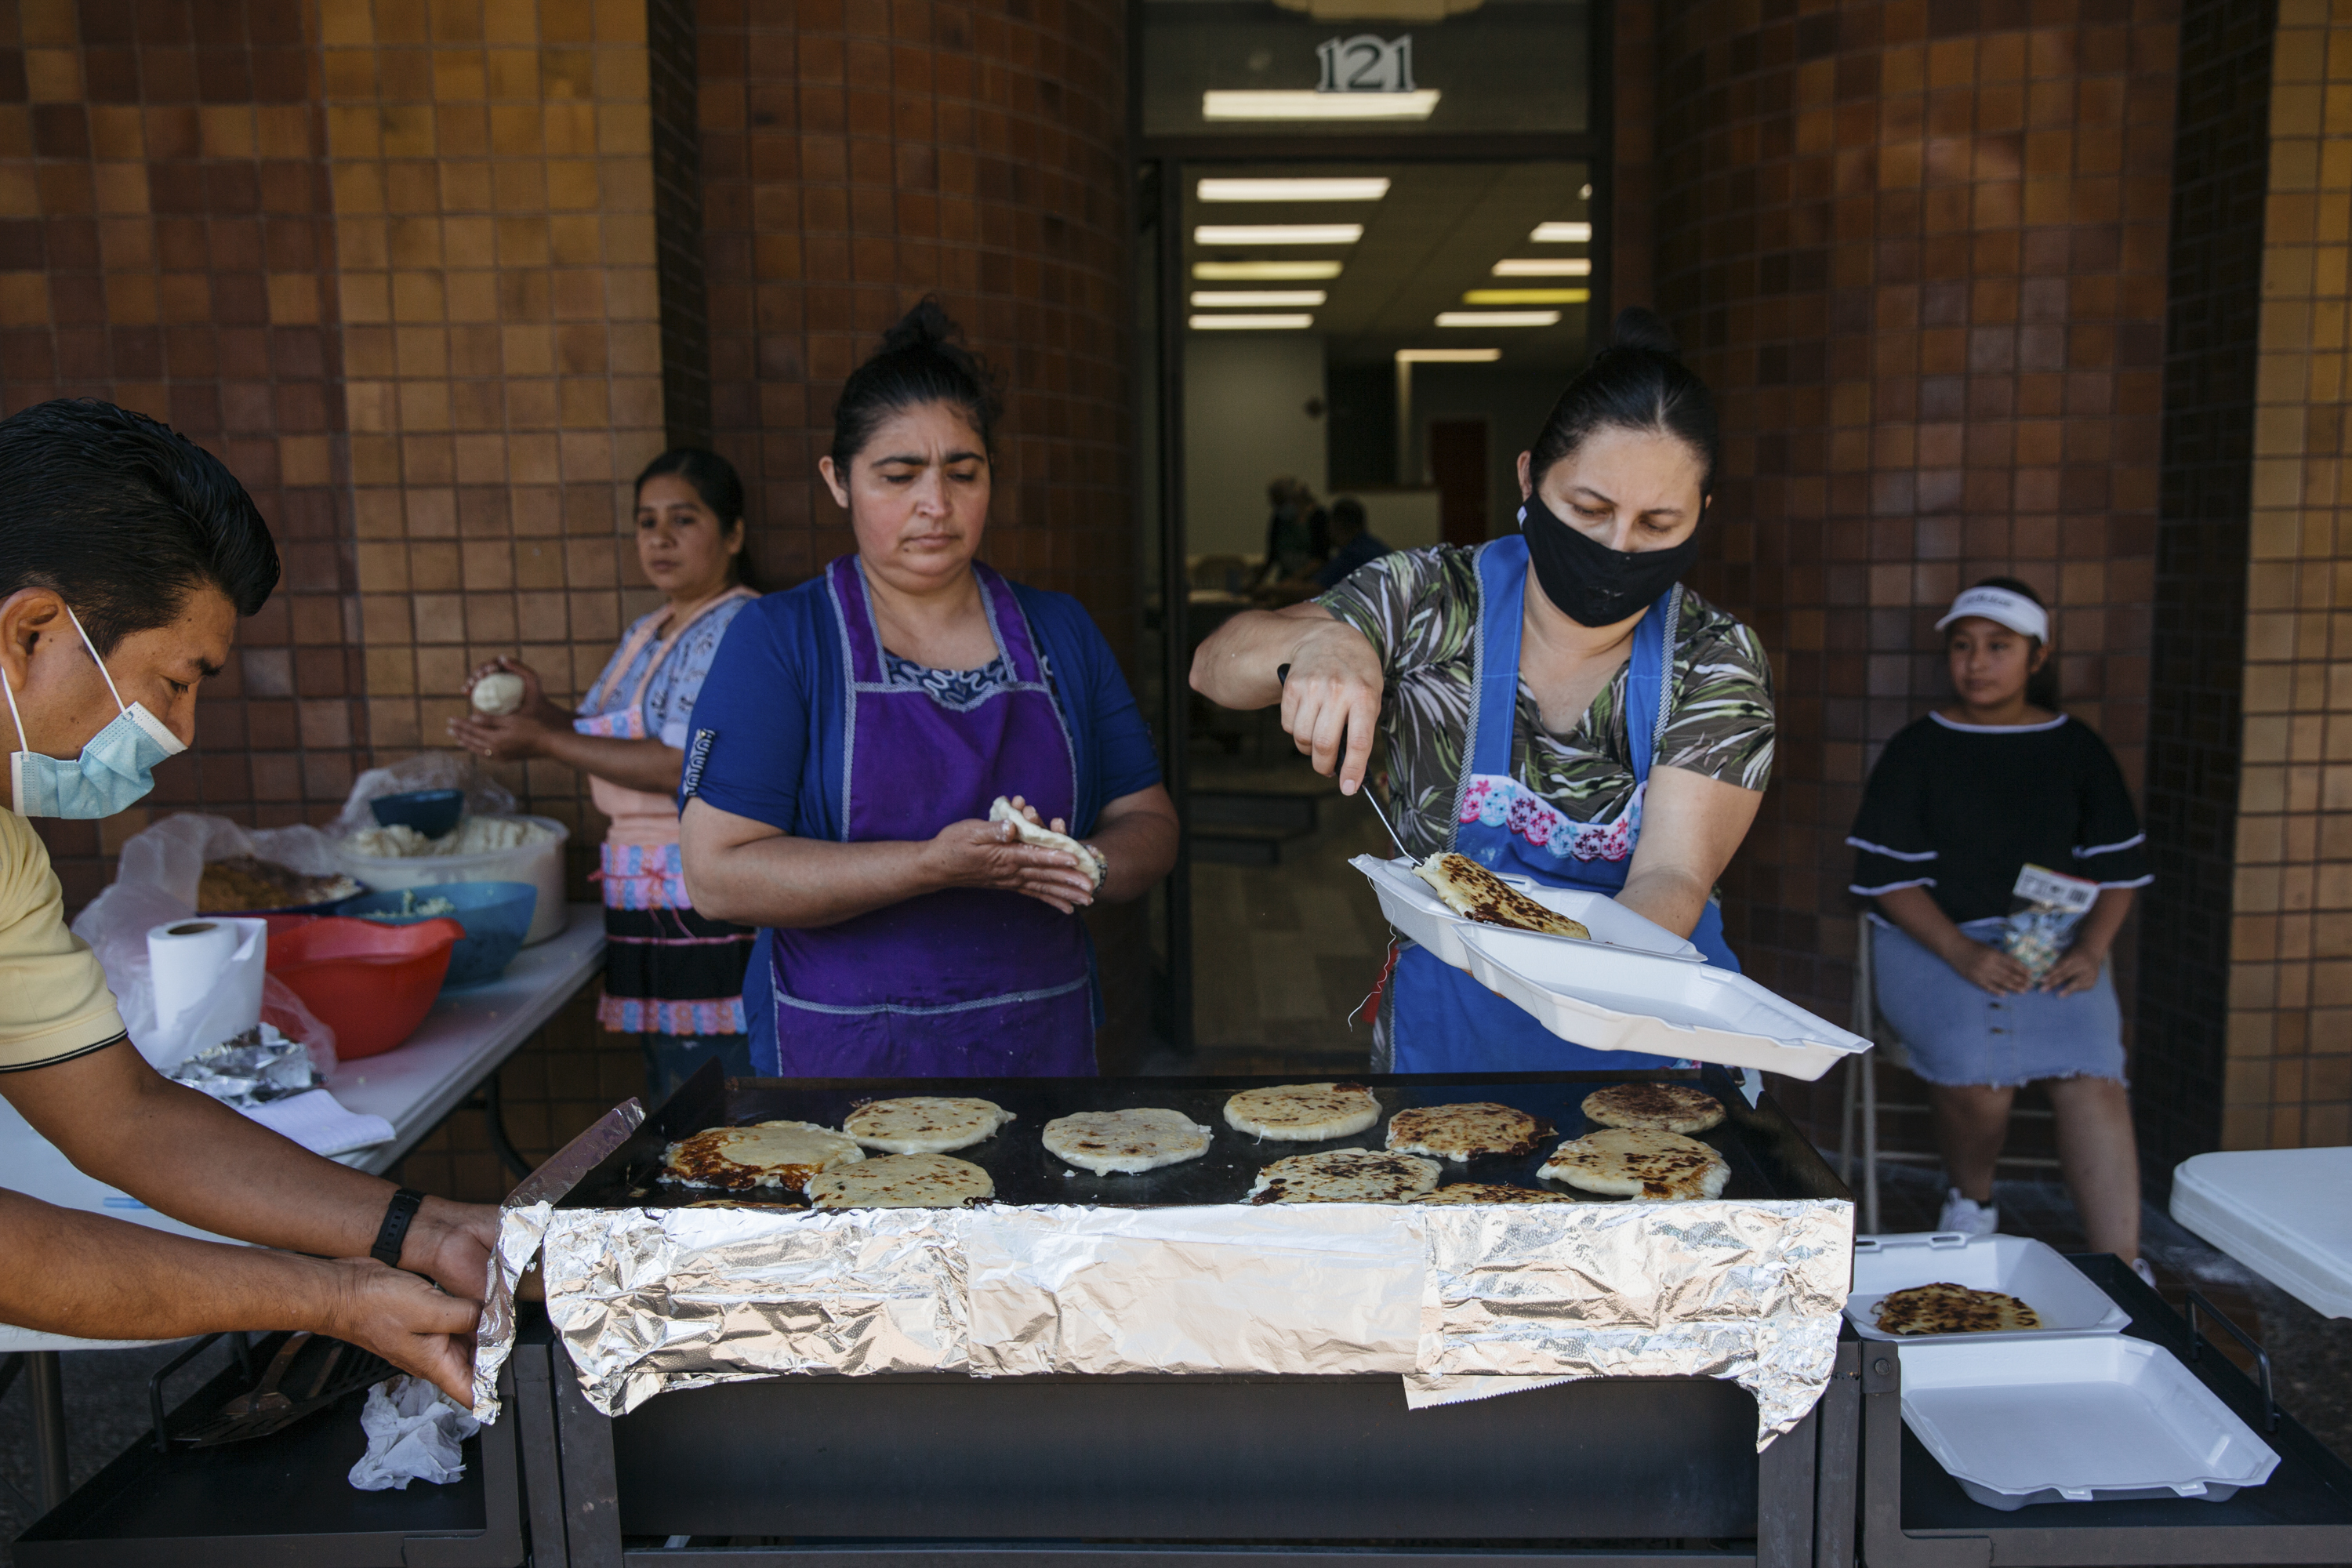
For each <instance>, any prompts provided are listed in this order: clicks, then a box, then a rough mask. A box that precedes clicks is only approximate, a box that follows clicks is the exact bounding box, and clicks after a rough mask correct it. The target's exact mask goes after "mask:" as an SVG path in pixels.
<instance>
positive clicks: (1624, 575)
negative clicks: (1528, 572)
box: [1519, 496, 1698, 626]
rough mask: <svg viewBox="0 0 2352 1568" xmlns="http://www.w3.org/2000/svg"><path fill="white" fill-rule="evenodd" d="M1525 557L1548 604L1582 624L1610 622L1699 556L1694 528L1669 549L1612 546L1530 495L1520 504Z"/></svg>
mask: <svg viewBox="0 0 2352 1568" xmlns="http://www.w3.org/2000/svg"><path fill="white" fill-rule="evenodd" d="M1519 531H1520V532H1521V533H1522V534H1524V535H1525V536H1526V537H1527V542H1528V561H1529V562H1530V563H1532V564H1533V565H1534V567H1535V569H1536V582H1537V583H1538V584H1539V585H1541V587H1542V588H1543V595H1544V597H1545V598H1547V599H1549V600H1550V601H1551V603H1552V608H1554V609H1556V610H1558V611H1559V613H1560V614H1561V615H1563V616H1567V617H1568V618H1569V619H1570V620H1571V621H1574V622H1575V623H1576V624H1577V625H1578V626H1615V625H1616V624H1617V623H1618V622H1620V621H1622V620H1623V619H1625V617H1626V616H1631V615H1633V614H1634V613H1635V612H1637V611H1639V610H1642V609H1643V608H1645V607H1646V606H1648V605H1650V604H1651V603H1652V602H1653V601H1654V600H1655V599H1656V598H1657V596H1658V595H1661V594H1663V593H1664V592H1665V591H1666V590H1667V588H1669V587H1671V586H1672V585H1673V584H1675V583H1677V582H1680V581H1681V580H1682V574H1684V573H1685V572H1687V571H1689V570H1690V565H1691V563H1692V562H1694V561H1696V560H1697V559H1698V530H1696V528H1694V529H1692V530H1691V536H1690V537H1689V538H1688V539H1685V540H1684V541H1683V542H1681V543H1680V544H1677V545H1675V547H1674V548H1673V549H1671V550H1635V551H1624V550H1612V549H1610V548H1609V547H1608V546H1607V545H1605V544H1596V543H1594V542H1592V541H1591V539H1589V538H1587V537H1586V536H1585V534H1584V532H1583V531H1581V530H1580V529H1576V528H1571V527H1570V526H1569V525H1568V524H1567V523H1564V522H1562V521H1560V520H1559V517H1558V516H1556V515H1555V514H1554V513H1553V511H1552V510H1551V509H1550V508H1549V507H1548V506H1546V505H1544V503H1543V498H1542V497H1541V496H1529V497H1528V500H1527V504H1526V505H1524V506H1522V507H1520V508H1519Z"/></svg>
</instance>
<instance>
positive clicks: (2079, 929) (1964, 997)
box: [1846, 577, 2154, 1283]
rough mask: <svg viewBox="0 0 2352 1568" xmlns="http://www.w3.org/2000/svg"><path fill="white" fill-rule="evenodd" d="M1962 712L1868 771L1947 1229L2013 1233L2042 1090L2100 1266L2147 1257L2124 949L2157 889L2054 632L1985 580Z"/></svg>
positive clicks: (1893, 986)
mask: <svg viewBox="0 0 2352 1568" xmlns="http://www.w3.org/2000/svg"><path fill="white" fill-rule="evenodd" d="M1936 628H1937V630H1938V631H1939V632H1942V633H1943V634H1944V655H1945V659H1946V662H1947V666H1948V668H1949V671H1950V674H1951V681H1952V691H1953V697H1952V700H1951V701H1949V702H1948V703H1946V704H1944V705H1943V706H1941V707H1939V708H1937V709H1934V710H1930V711H1929V712H1928V713H1927V716H1926V717H1925V718H1922V719H1919V720H1917V721H1915V722H1913V723H1912V724H1910V725H1909V726H1908V727H1906V728H1905V729H1903V730H1900V731H1896V733H1895V738H1894V739H1893V740H1891V741H1889V742H1887V743H1886V750H1885V753H1884V754H1883V755H1881V756H1880V758H1879V760H1878V765H1877V766H1876V767H1874V768H1873V769H1872V770H1871V773H1870V782H1869V784H1867V786H1866V787H1865V788H1864V793H1863V800H1862V809H1861V811H1860V812H1859V813H1858V814H1857V816H1855V818H1854V825H1853V836H1852V837H1849V838H1848V839H1847V840H1846V842H1847V843H1848V844H1850V845H1852V846H1853V849H1854V876H1853V891H1854V892H1856V893H1859V894H1861V895H1862V896H1864V898H1867V899H1870V900H1874V906H1875V907H1874V912H1873V913H1872V915H1871V916H1870V925H1869V927H1868V928H1867V929H1865V931H1864V941H1866V942H1871V943H1872V944H1873V945H1872V949H1871V952H1872V957H1873V960H1874V978H1875V981H1876V995H1877V998H1878V1008H1879V1012H1880V1013H1881V1014H1882V1015H1883V1016H1885V1019H1886V1021H1887V1023H1889V1024H1890V1025H1892V1026H1894V1028H1895V1033H1896V1034H1897V1035H1898V1036H1900V1037H1901V1038H1902V1041H1903V1044H1904V1046H1905V1047H1906V1049H1907V1050H1908V1051H1909V1053H1910V1058H1911V1070H1912V1071H1913V1072H1915V1073H1916V1074H1917V1075H1918V1076H1919V1077H1921V1078H1923V1079H1926V1080H1927V1084H1928V1089H1929V1095H1930V1098H1931V1099H1932V1100H1933V1102H1934V1110H1935V1127H1936V1142H1937V1148H1938V1150H1939V1151H1940V1152H1941V1153H1942V1155H1943V1158H1944V1165H1945V1169H1946V1170H1947V1171H1948V1173H1949V1176H1950V1181H1951V1187H1950V1192H1949V1194H1948V1198H1947V1199H1946V1202H1945V1204H1944V1210H1943V1215H1942V1216H1941V1218H1940V1219H1938V1221H1937V1229H1938V1230H1949V1231H1960V1232H1964V1233H1966V1234H1969V1235H1971V1236H1988V1235H1990V1234H1991V1233H1992V1232H1993V1231H1994V1230H1996V1229H1997V1228H1998V1227H1999V1223H2000V1213H1999V1211H1998V1210H1997V1209H1995V1208H1994V1206H1993V1194H1992V1178H1993V1165H1994V1163H1995V1161H1996V1160H1998V1159H1999V1157H2000V1149H2001V1144H2002V1142H2003V1141H2004V1140H2005V1139H2006V1137H2007V1136H2008V1131H2009V1119H2010V1107H2011V1102H2012V1101H2013V1100H2015V1098H2016V1095H2017V1091H2018V1089H2020V1088H2021V1087H2022V1086H2024V1085H2026V1084H2029V1083H2038V1084H2040V1085H2042V1089H2043V1091H2044V1092H2045V1093H2047V1094H2048V1095H2049V1097H2050V1104H2051V1107H2052V1109H2053V1110H2054V1111H2055V1112H2056V1115H2057V1124H2058V1158H2059V1163H2060V1166H2061V1168H2062V1170H2063V1173H2064V1175H2065V1178H2066V1185H2067V1187H2068V1188H2069V1190H2071V1191H2072V1192H2073V1194H2074V1206H2075V1208H2076V1210H2077V1211H2078V1212H2079V1213H2080V1215H2081V1216H2082V1221H2083V1229H2084V1234H2085V1235H2086V1236H2087V1237H2088V1238H2089V1240H2090V1244H2091V1248H2092V1250H2094V1251H2096V1252H2112V1253H2114V1254H2115V1255H2116V1257H2118V1258H2123V1259H2125V1260H2126V1261H2127V1262H2129V1263H2130V1264H2131V1265H2132V1267H2133V1268H2136V1269H2137V1270H2138V1272H2139V1275H2140V1277H2141V1278H2142V1279H2149V1282H2150V1283H2153V1282H2154V1281H2153V1279H2151V1278H2150V1276H2149V1273H2148V1269H2147V1265H2146V1264H2145V1263H2143V1262H2141V1261H2140V1257H2139V1209H2140V1191H2139V1154H2138V1150H2137V1145H2136V1144H2135V1142H2134V1141H2133V1135H2132V1115H2131V1100H2130V1096H2129V1094H2128V1092H2127V1090H2126V1083H2125V1079H2124V1045H2123V1016H2122V1013H2121V1010H2120V1009H2119V1007H2118V1006H2117V1004H2116V986H2115V980H2114V977H2113V976H2112V975H2111V974H2110V973H2109V972H2108V968H2107V951H2108V948H2109V947H2110V945H2111V944H2112V943H2113V942H2114V941H2115V937H2116V930H2117V928H2119V927H2120V926H2122V924H2123V922H2124V917H2125V916H2126V914H2128V913H2129V912H2130V911H2131V903H2132V895H2133V892H2134V891H2135V890H2136V889H2140V888H2144V887H2146V886H2147V884H2148V883H2149V882H2150V881H2151V880H2153V879H2152V878H2151V877H2150V875H2149V874H2148V869H2147V855H2146V853H2145V851H2144V849H2143V847H2142V846H2143V841H2144V839H2145V837H2146V836H2145V835H2143V834H2142V833H2141V832H2140V828H2139V820H2138V816H2137V814H2136V813H2135V812H2134V810H2133V808H2132V801H2131V795H2130V794H2129V792H2128V791H2127V790H2126V788H2125V785H2124V776H2123V771H2122V770H2121V769H2120V768H2118V767H2117V766H2116V759H2115V755H2114V753H2113V752H2109V751H2108V750H2107V745H2106V742H2105V741H2103V740H2101V739H2100V738H2099V736H2098V735H2097V734H2096V733H2095V732H2094V731H2092V730H2091V729H2090V727H2089V726H2087V725H2085V724H2084V723H2082V722H2081V721H2078V720H2074V719H2072V718H2070V717H2068V716H2067V715H2066V714H2065V713H2063V712H2062V711H2060V710H2059V709H2058V689H2057V679H2056V668H2055V665H2054V663H2053V659H2052V656H2051V637H2050V616H2049V612H2048V611H2047V610H2046V609H2045V608H2044V607H2043V605H2042V601H2041V599H2040V597H2039V596H2038V595H2035V593H2034V592H2033V590H2032V588H2030V587H2028V586H2027V585H2026V584H2023V583H2021V582H2018V581H2017V580H2015V579H2013V578H2009V577H1989V578H1987V579H1985V580H1984V581H1983V582H1981V583H1979V584H1977V585H1976V586H1974V587H1972V588H1970V589H1969V590H1967V591H1966V592H1965V593H1963V594H1961V595H1960V596H1959V597H1958V598H1957V599H1955V600H1953V601H1952V607H1951V609H1950V611H1949V612H1948V614H1946V615H1945V616H1944V617H1943V619H1941V620H1939V621H1937V623H1936Z"/></svg>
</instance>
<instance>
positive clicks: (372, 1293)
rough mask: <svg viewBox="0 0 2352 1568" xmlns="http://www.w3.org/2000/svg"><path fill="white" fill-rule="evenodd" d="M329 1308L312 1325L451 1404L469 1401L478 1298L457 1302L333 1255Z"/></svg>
mask: <svg viewBox="0 0 2352 1568" xmlns="http://www.w3.org/2000/svg"><path fill="white" fill-rule="evenodd" d="M325 1267H327V1268H331V1269H333V1270H334V1271H335V1280H334V1307H333V1310H332V1311H331V1313H330V1314H329V1316H328V1321H326V1322H324V1323H321V1324H320V1329H321V1330H322V1331H325V1332H327V1333H329V1334H331V1335H333V1336H334V1337H335V1338H336V1339H339V1340H349V1341H350V1342H352V1343H353V1344H355V1345H358V1346H360V1347H362V1349H365V1350H372V1351H373V1352H375V1353H376V1354H378V1355H380V1356H382V1357H383V1359H384V1360H386V1361H388V1362H390V1363H392V1364H393V1365H394V1366H396V1367H398V1368H400V1370H401V1371H403V1372H407V1373H415V1375H417V1376H418V1377H421V1378H424V1379H425V1381H426V1382H428V1383H431V1384H434V1385H435V1386H436V1387H437V1388H439V1389H440V1390H441V1391H442V1392H443V1393H444V1394H447V1395H448V1396H449V1397H450V1398H452V1399H454V1400H456V1401H457V1403H458V1404H460V1405H464V1406H466V1407H467V1409H469V1410H470V1409H472V1408H473V1405H474V1325H475V1323H476V1322H477V1321H478V1320H479V1319H480V1317H481V1315H482V1304H481V1303H480V1302H479V1301H475V1300H461V1299H460V1298H458V1297H456V1296H452V1295H448V1294H446V1293H445V1292H443V1291H441V1290H439V1289H436V1288H435V1287H434V1286H433V1285H432V1284H431V1283H430V1282H428V1281H426V1280H423V1279H418V1278H417V1277H416V1276H415V1275H414V1274H409V1273H405V1272H404V1271H402V1270H400V1269H397V1268H385V1267H384V1266H383V1264H381V1263H378V1262H377V1261H376V1260H375V1259H374V1258H336V1259H334V1260H332V1261H331V1262H330V1263H328V1264H327V1265H325Z"/></svg>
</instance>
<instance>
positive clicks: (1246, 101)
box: [1201, 87, 1437, 120]
mask: <svg viewBox="0 0 2352 1568" xmlns="http://www.w3.org/2000/svg"><path fill="white" fill-rule="evenodd" d="M1436 108H1437V89H1435V88H1433V87H1428V88H1423V89H1421V90H1419V91H1417V92H1317V91H1315V90H1314V89H1311V88H1301V89H1278V90H1265V89H1251V90H1245V91H1235V90H1231V89H1227V90H1222V91H1216V90H1213V91H1209V92H1204V93H1202V95H1201V118H1202V119H1203V120H1426V119H1428V118H1429V117H1430V115H1431V114H1432V113H1433V111H1434V110H1436Z"/></svg>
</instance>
